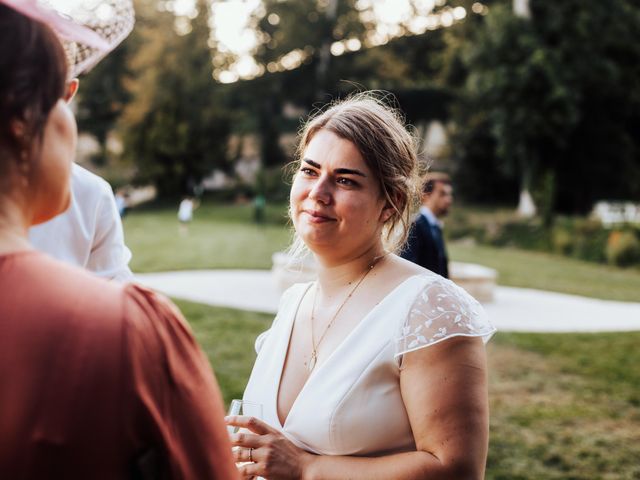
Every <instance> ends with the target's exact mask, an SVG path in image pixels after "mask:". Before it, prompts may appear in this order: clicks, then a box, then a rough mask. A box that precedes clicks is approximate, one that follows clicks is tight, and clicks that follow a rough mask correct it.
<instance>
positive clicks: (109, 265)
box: [87, 187, 132, 280]
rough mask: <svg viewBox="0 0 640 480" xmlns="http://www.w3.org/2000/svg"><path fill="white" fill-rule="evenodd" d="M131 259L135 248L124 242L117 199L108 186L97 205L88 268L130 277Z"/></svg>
mask: <svg viewBox="0 0 640 480" xmlns="http://www.w3.org/2000/svg"><path fill="white" fill-rule="evenodd" d="M107 188H109V187H107ZM130 259H131V252H130V251H129V249H128V248H127V246H126V245H125V243H124V232H123V229H122V221H121V220H120V215H119V214H118V208H117V206H116V203H115V200H114V198H113V195H112V194H111V191H110V190H108V191H107V190H104V191H102V192H101V198H100V201H99V203H98V206H97V209H96V221H95V232H94V237H93V244H92V245H91V253H90V255H89V261H88V263H87V268H88V269H89V270H91V271H93V272H94V273H96V274H97V275H99V276H101V277H104V278H109V279H116V280H129V279H131V277H132V274H131V270H130V269H129V266H128V263H129V260H130Z"/></svg>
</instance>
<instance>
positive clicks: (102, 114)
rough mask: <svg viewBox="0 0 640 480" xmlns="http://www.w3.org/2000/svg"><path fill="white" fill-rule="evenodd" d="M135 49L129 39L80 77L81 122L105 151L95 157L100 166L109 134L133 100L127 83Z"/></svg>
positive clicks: (104, 155)
mask: <svg viewBox="0 0 640 480" xmlns="http://www.w3.org/2000/svg"><path fill="white" fill-rule="evenodd" d="M133 43H135V40H133ZM131 48H132V41H131V40H125V41H124V43H123V44H122V45H120V46H119V47H118V48H116V49H115V50H114V51H113V52H111V53H110V54H109V55H107V56H106V57H105V58H104V59H103V60H102V61H101V62H100V63H99V64H98V65H97V66H96V67H95V68H94V69H93V70H92V71H91V72H89V73H88V74H87V75H86V76H85V77H83V78H82V79H81V80H80V89H79V92H78V113H77V119H78V124H79V125H80V127H81V128H82V130H83V131H86V132H89V133H91V134H92V135H94V136H95V137H96V139H97V141H98V143H99V144H100V147H101V152H100V153H99V154H98V155H97V158H94V159H93V160H94V162H95V163H97V164H98V165H104V164H105V163H106V161H107V152H106V140H107V135H108V134H109V132H110V131H111V130H113V128H114V127H115V124H116V122H117V120H118V118H119V117H120V115H121V114H122V111H123V109H124V107H125V105H126V104H127V103H128V102H129V101H130V100H131V97H130V94H129V92H128V91H127V89H126V88H125V85H124V82H125V78H126V76H127V74H128V70H127V58H128V56H129V53H130V51H131Z"/></svg>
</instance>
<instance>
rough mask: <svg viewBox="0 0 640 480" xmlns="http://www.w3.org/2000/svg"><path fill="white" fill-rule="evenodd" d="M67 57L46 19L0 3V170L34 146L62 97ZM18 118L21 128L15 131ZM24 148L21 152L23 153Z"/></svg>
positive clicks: (3, 169)
mask: <svg viewBox="0 0 640 480" xmlns="http://www.w3.org/2000/svg"><path fill="white" fill-rule="evenodd" d="M67 71H68V66H67V59H66V56H65V53H64V48H63V47H62V44H61V43H60V41H59V40H58V37H57V36H56V34H55V33H54V32H53V31H52V30H51V28H49V27H48V26H47V25H44V24H42V23H40V22H36V21H34V20H31V19H30V18H28V17H26V16H24V15H22V14H20V13H18V12H16V11H14V10H12V9H10V8H9V7H7V6H5V5H0V72H1V73H0V173H2V174H3V176H5V175H4V174H6V172H7V171H8V168H9V166H10V163H11V162H10V161H11V160H13V161H14V164H15V162H17V161H20V158H21V157H24V155H25V154H26V155H28V157H29V160H31V159H32V158H33V157H34V155H35V153H36V152H37V150H38V148H39V146H40V144H41V140H42V135H43V132H44V127H45V124H46V122H47V118H48V116H49V113H50V112H51V110H52V109H53V107H54V106H55V105H56V103H57V101H58V100H59V99H60V98H62V97H63V95H64V92H65V84H66V81H67ZM16 124H20V125H21V126H22V130H23V131H22V132H21V134H20V135H18V134H16V131H15V126H16ZM25 152H26V153H25Z"/></svg>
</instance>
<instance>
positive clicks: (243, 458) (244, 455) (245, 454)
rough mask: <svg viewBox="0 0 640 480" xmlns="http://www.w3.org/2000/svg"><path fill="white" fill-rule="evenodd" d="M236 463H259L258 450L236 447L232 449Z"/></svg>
mask: <svg viewBox="0 0 640 480" xmlns="http://www.w3.org/2000/svg"><path fill="white" fill-rule="evenodd" d="M231 452H232V454H233V460H234V461H235V462H257V461H258V459H257V458H256V455H258V449H256V448H242V447H235V448H233V449H231Z"/></svg>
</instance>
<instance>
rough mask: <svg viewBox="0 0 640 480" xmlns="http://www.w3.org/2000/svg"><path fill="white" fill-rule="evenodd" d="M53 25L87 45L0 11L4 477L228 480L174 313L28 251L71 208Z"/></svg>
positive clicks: (64, 93)
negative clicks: (37, 229) (32, 233)
mask: <svg viewBox="0 0 640 480" xmlns="http://www.w3.org/2000/svg"><path fill="white" fill-rule="evenodd" d="M48 20H51V22H49V21H48ZM49 25H51V26H54V27H59V28H60V29H61V30H62V31H63V32H64V34H65V35H66V37H67V39H71V40H79V39H85V38H90V35H88V33H87V32H88V30H87V29H84V28H83V27H79V26H78V25H77V24H74V23H72V22H70V21H66V20H64V19H62V18H61V17H57V16H56V15H55V14H54V13H53V12H52V11H49V10H46V9H44V8H43V7H42V6H40V5H39V4H38V3H37V2H36V1H34V0H25V1H16V0H0V412H1V413H0V478H3V479H4V478H6V479H36V478H38V479H40V478H60V479H62V478H64V479H80V478H82V479H86V478H92V479H113V478H189V479H205V478H207V479H212V478H213V479H220V480H227V479H233V478H235V477H236V475H237V474H236V471H235V466H234V465H233V461H232V459H231V453H230V446H229V442H228V439H227V434H226V430H225V428H224V425H223V421H222V417H223V406H222V401H221V398H220V393H219V391H218V387H217V385H216V382H215V379H214V377H213V374H212V372H211V369H210V367H209V365H208V362H207V360H206V358H205V356H204V355H203V354H202V352H201V351H200V350H199V348H198V346H197V345H196V343H195V341H194V339H193V337H192V335H191V333H190V331H189V328H188V326H187V325H186V323H185V321H184V319H183V318H182V316H181V315H180V313H179V311H178V310H177V309H176V308H175V307H174V306H173V305H172V304H171V303H170V302H169V301H167V300H165V299H163V298H161V297H159V296H157V295H155V294H153V293H152V292H150V291H148V290H145V289H142V288H140V287H137V286H134V285H128V286H121V285H118V284H116V283H109V282H107V281H105V280H101V279H98V278H96V277H93V276H92V275H90V274H88V273H85V272H84V271H82V270H80V269H75V268H73V267H69V266H66V265H64V264H62V263H59V262H57V261H54V260H53V259H50V258H49V257H47V256H45V255H44V254H41V253H38V252H36V251H34V250H32V249H31V248H30V246H29V243H28V241H27V231H28V229H29V227H31V226H32V225H36V224H39V223H42V222H44V221H46V220H49V219H50V218H52V217H54V216H56V215H58V214H59V213H61V212H63V211H64V210H65V209H66V208H67V206H68V205H69V200H70V193H69V173H70V168H71V162H72V160H73V157H74V155H75V145H76V135H77V134H76V124H75V120H74V117H73V115H72V113H71V110H70V109H69V106H68V105H67V101H68V100H69V99H70V98H69V97H70V94H71V93H72V92H73V90H74V89H75V86H74V84H73V83H69V82H68V78H67V75H68V74H67V72H68V67H69V66H68V65H67V60H66V57H65V52H64V49H63V47H62V44H61V43H60V41H59V38H58V37H57V35H56V33H54V31H53V30H52V28H50V26H49Z"/></svg>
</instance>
